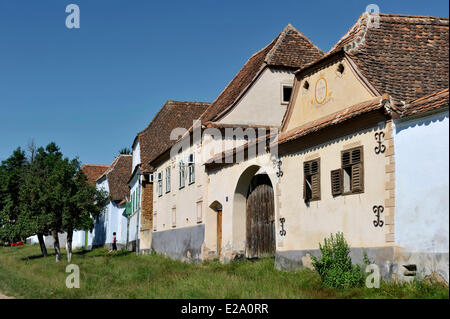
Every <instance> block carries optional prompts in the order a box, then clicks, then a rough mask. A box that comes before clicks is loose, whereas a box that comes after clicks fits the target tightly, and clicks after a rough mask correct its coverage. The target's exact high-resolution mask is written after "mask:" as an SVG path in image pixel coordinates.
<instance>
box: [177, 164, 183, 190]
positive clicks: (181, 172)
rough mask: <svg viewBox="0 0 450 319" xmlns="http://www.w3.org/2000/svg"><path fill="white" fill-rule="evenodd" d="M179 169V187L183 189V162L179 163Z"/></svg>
mask: <svg viewBox="0 0 450 319" xmlns="http://www.w3.org/2000/svg"><path fill="white" fill-rule="evenodd" d="M178 168H179V171H178V175H179V186H180V188H183V187H184V163H183V161H182V160H181V161H180V162H179V163H178Z"/></svg>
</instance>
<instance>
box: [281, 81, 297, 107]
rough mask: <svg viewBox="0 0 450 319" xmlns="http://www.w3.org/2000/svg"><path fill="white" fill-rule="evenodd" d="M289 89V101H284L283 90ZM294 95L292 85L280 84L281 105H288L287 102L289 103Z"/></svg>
mask: <svg viewBox="0 0 450 319" xmlns="http://www.w3.org/2000/svg"><path fill="white" fill-rule="evenodd" d="M285 87H287V88H290V89H291V96H290V97H289V100H288V101H286V100H285V99H284V88H285ZM293 93H294V86H293V85H292V84H288V83H281V104H282V105H287V104H289V102H290V101H291V98H292V94H293Z"/></svg>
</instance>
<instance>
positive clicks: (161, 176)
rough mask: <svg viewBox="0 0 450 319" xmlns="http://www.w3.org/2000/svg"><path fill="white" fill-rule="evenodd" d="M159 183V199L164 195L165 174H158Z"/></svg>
mask: <svg viewBox="0 0 450 319" xmlns="http://www.w3.org/2000/svg"><path fill="white" fill-rule="evenodd" d="M157 177H158V183H157V185H158V186H157V187H158V197H161V196H162V195H163V173H162V172H158V175H157Z"/></svg>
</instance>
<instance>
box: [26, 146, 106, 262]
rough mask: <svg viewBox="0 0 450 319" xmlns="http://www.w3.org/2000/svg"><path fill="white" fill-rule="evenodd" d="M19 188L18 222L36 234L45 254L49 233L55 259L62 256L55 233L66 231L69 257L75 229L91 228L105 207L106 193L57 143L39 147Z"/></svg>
mask: <svg viewBox="0 0 450 319" xmlns="http://www.w3.org/2000/svg"><path fill="white" fill-rule="evenodd" d="M24 175H25V183H24V186H23V188H22V192H21V210H20V211H21V215H20V217H21V218H20V219H19V220H20V224H21V225H23V227H26V228H27V229H30V231H31V233H32V234H37V235H38V238H39V241H40V243H41V238H42V243H41V250H42V253H43V255H44V256H46V255H47V252H46V249H45V245H44V242H43V236H44V235H45V234H48V233H51V234H52V237H53V240H54V249H55V253H56V261H59V260H61V249H60V243H59V236H58V234H59V233H61V232H66V233H67V251H68V254H67V257H68V260H69V262H70V261H71V258H72V238H73V232H74V231H76V230H92V228H93V226H94V218H96V217H97V216H98V215H99V214H100V213H101V212H102V211H103V209H104V207H105V206H106V203H107V196H106V194H105V193H104V192H102V191H98V190H97V189H96V188H95V187H94V186H91V185H89V184H88V182H87V178H86V176H85V175H84V174H83V172H82V171H81V168H80V163H79V161H78V160H77V159H73V160H69V159H68V158H64V157H63V154H62V153H61V152H60V150H59V147H58V146H57V145H56V144H55V143H50V144H48V145H47V146H46V148H45V149H44V148H43V147H40V148H38V149H37V150H36V152H35V154H34V160H33V161H32V162H31V164H30V165H29V167H28V169H27V170H26V171H25V174H24Z"/></svg>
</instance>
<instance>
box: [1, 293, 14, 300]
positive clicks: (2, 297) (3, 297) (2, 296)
mask: <svg viewBox="0 0 450 319" xmlns="http://www.w3.org/2000/svg"><path fill="white" fill-rule="evenodd" d="M0 299H13V297H8V296H5V295H4V294H2V293H1V292H0Z"/></svg>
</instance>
